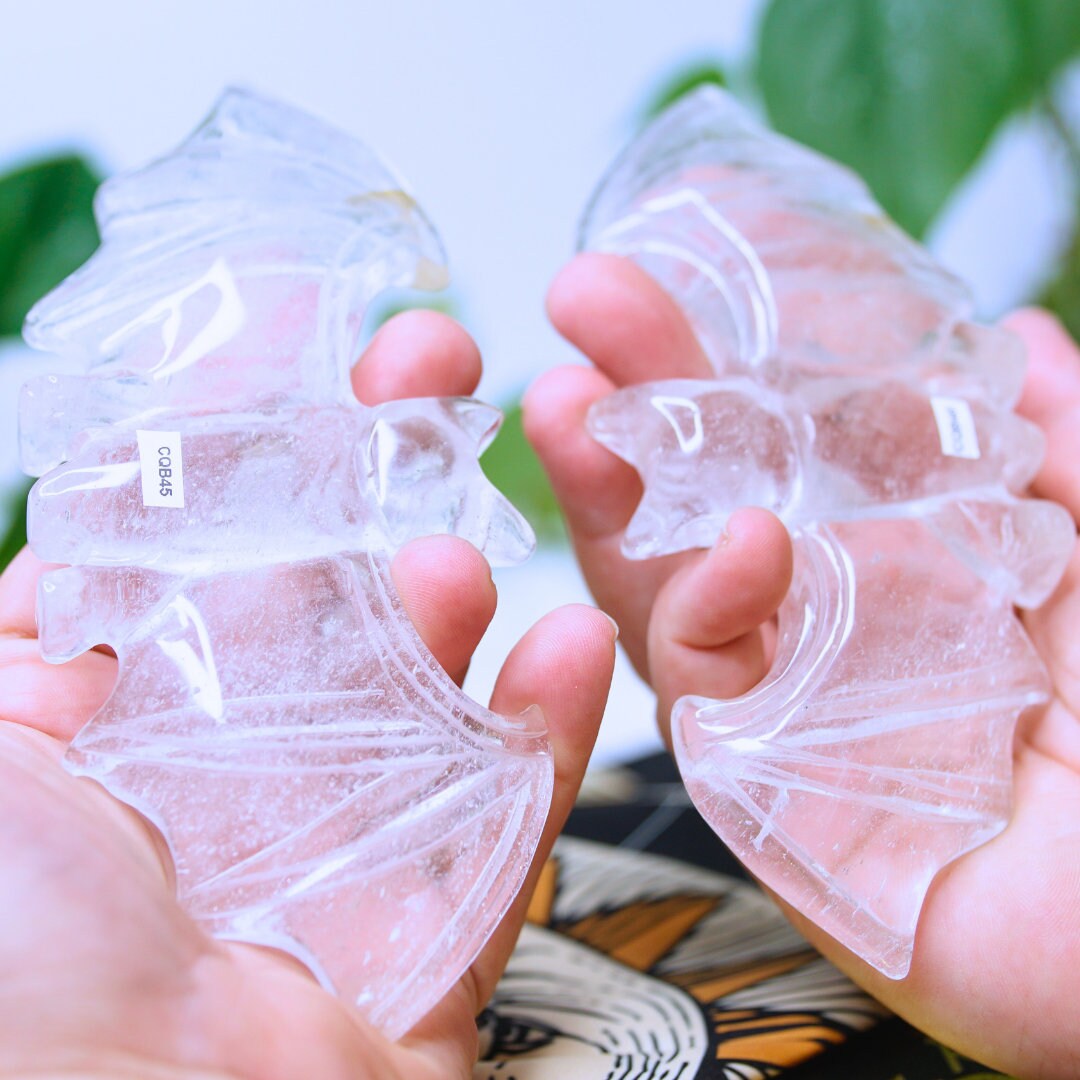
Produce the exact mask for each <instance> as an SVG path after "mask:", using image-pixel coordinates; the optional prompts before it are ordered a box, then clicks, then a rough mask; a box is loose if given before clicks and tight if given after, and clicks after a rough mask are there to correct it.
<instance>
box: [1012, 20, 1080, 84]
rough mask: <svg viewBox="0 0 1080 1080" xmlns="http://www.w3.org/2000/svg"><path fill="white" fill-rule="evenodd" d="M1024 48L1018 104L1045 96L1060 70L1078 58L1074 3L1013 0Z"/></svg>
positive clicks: (1079, 45)
mask: <svg viewBox="0 0 1080 1080" xmlns="http://www.w3.org/2000/svg"><path fill="white" fill-rule="evenodd" d="M1014 3H1015V7H1016V19H1017V22H1018V25H1019V28H1020V34H1021V41H1022V43H1023V47H1024V72H1023V81H1022V83H1021V86H1020V91H1021V96H1020V99H1019V101H1018V104H1020V105H1027V104H1028V103H1029V102H1030V101H1032V100H1033V99H1035V98H1037V97H1040V96H1041V95H1043V94H1045V93H1046V92H1047V91H1048V90H1049V88H1050V84H1051V83H1052V82H1053V80H1054V76H1055V75H1056V74H1057V73H1058V71H1059V70H1060V68H1061V67H1062V66H1063V65H1064V64H1065V63H1067V62H1068V61H1069V60H1071V59H1073V58H1074V57H1076V56H1077V55H1080V3H1077V0H1014Z"/></svg>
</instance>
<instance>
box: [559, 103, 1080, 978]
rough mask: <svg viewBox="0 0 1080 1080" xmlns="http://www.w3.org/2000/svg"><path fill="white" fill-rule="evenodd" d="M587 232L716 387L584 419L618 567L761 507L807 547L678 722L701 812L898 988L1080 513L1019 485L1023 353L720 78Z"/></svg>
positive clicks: (1028, 689)
mask: <svg viewBox="0 0 1080 1080" xmlns="http://www.w3.org/2000/svg"><path fill="white" fill-rule="evenodd" d="M581 243H582V246H584V247H589V248H592V249H595V250H601V251H607V252H613V253H616V254H622V255H625V256H628V257H630V258H632V259H634V260H635V261H636V262H638V263H639V264H640V265H641V266H642V267H643V268H644V269H645V270H647V271H648V272H649V273H651V274H652V275H653V276H654V277H655V278H656V279H657V280H658V281H659V282H660V283H661V284H662V285H663V286H664V287H665V288H666V289H667V290H668V291H669V292H670V293H671V295H672V296H673V297H674V298H675V299H676V301H677V302H678V303H679V305H680V306H681V308H682V310H683V312H684V313H685V315H686V317H687V319H688V321H689V323H690V324H691V326H692V327H693V328H694V330H695V332H696V334H697V337H698V339H699V341H700V342H701V344H702V347H703V348H704V350H705V352H706V353H707V355H708V356H709V358H710V360H711V362H712V364H713V366H714V369H715V377H714V378H712V379H706V380H669V381H666V382H654V383H644V384H640V385H636V386H630V387H627V388H625V389H622V390H620V391H618V392H616V393H614V394H612V395H610V396H609V397H607V398H605V399H603V400H601V401H599V402H597V403H596V405H594V406H593V408H592V410H591V413H590V416H589V425H590V429H591V431H592V433H593V435H594V436H595V437H596V438H597V439H598V440H599V441H600V442H601V443H603V444H604V445H605V446H607V447H608V448H609V449H611V450H612V451H613V452H614V453H616V454H618V455H619V456H620V457H621V458H623V459H624V460H626V461H628V462H630V463H631V464H632V465H634V466H635V468H636V469H637V470H638V472H639V473H640V474H641V477H642V480H643V482H644V495H643V497H642V500H641V503H640V505H639V506H638V508H637V511H636V513H635V515H634V517H633V518H632V520H631V521H630V523H629V525H628V527H627V529H626V533H625V537H624V544H623V549H624V552H625V554H626V555H628V556H629V557H631V558H650V557H653V556H659V555H665V554H670V553H672V552H676V551H684V550H687V549H690V548H700V547H708V546H710V545H711V544H712V543H713V542H714V541H715V540H716V539H717V537H718V536H719V535H720V534H721V532H722V531H723V529H724V526H725V524H726V521H727V519H728V517H729V515H730V514H731V513H732V512H733V511H734V510H735V509H737V508H738V507H740V506H745V505H754V506H763V507H766V508H768V509H769V510H772V511H773V512H774V513H776V514H777V515H779V517H780V518H781V520H783V521H784V523H785V524H786V525H787V526H788V527H789V529H790V530H791V533H792V538H793V541H794V546H795V572H794V579H793V583H792V586H791V590H790V592H789V594H788V596H787V598H786V599H785V601H784V603H783V605H782V607H781V610H780V615H779V641H778V646H777V651H776V656H775V658H774V660H773V663H772V667H771V669H770V671H769V673H768V674H767V676H766V678H765V680H764V681H763V682H762V684H761V685H759V686H758V687H756V688H755V689H754V690H752V691H751V692H750V693H748V694H746V695H744V696H742V697H740V698H736V699H734V700H730V701H717V700H710V699H708V698H703V697H694V696H688V697H684V698H682V699H681V700H679V701H678V702H677V703H676V705H675V707H674V712H673V716H672V737H673V741H674V745H675V752H676V757H677V760H678V763H679V767H680V770H681V772H682V775H683V778H684V780H685V781H686V784H687V788H688V789H689V792H690V794H691V797H692V798H693V800H694V803H695V804H696V805H697V807H698V809H699V810H700V811H701V813H702V814H703V815H704V816H705V818H706V819H707V820H708V821H709V823H710V824H711V825H712V827H713V828H714V829H715V830H716V832H717V833H718V834H719V836H720V837H721V838H722V839H723V840H724V841H725V843H727V844H728V845H729V846H730V847H731V848H732V850H733V851H734V852H735V853H736V854H737V855H738V856H739V858H740V859H741V860H742V861H743V862H744V863H745V864H746V865H747V866H748V867H749V869H750V870H751V871H752V872H753V873H754V874H755V875H756V876H757V877H758V878H760V879H761V880H762V881H763V882H764V883H765V884H766V885H768V886H769V887H770V888H771V889H773V890H775V891H776V892H777V893H778V894H779V895H780V896H782V897H783V898H784V899H785V900H787V901H788V902H789V903H790V904H792V905H793V906H794V907H795V908H797V909H798V910H799V911H800V912H802V913H803V914H804V915H806V916H808V917H809V918H810V919H812V920H813V921H814V922H816V923H817V924H818V925H819V926H821V927H822V928H823V929H824V930H826V931H828V933H830V934H831V935H832V936H833V937H835V938H836V939H837V940H838V941H840V942H841V943H842V944H844V945H845V946H847V947H848V948H849V949H851V950H852V951H854V952H855V953H857V954H858V955H859V956H861V957H862V958H863V959H864V960H866V961H867V962H868V963H870V964H872V965H873V966H874V967H876V968H878V969H879V970H880V971H882V972H883V973H884V974H886V975H888V976H890V977H892V978H901V977H903V976H904V975H905V974H906V973H907V971H908V969H909V967H910V963H911V953H912V948H913V943H914V936H915V928H916V924H917V920H918V916H919V912H920V910H921V908H922V904H923V901H924V898H925V896H926V892H927V889H928V888H929V886H930V882H931V881H932V879H933V877H934V875H935V874H936V873H937V872H938V871H939V870H940V869H941V868H942V867H943V866H945V865H946V864H948V863H949V862H951V861H952V860H953V859H956V858H957V857H959V856H960V855H962V854H964V853H965V852H967V851H970V850H972V849H973V848H975V847H977V846H978V845H980V844H982V843H984V842H986V841H987V840H989V839H990V838H992V837H993V836H995V835H996V834H997V833H999V832H1000V831H1001V830H1002V829H1003V828H1004V827H1005V825H1006V824H1007V822H1008V818H1009V814H1010V788H1011V774H1012V740H1013V732H1014V729H1015V725H1016V722H1017V719H1018V718H1019V717H1020V716H1021V715H1022V714H1023V713H1024V712H1025V711H1026V710H1028V709H1034V708H1038V707H1040V706H1042V705H1043V704H1044V703H1045V702H1046V700H1047V681H1046V675H1045V671H1044V669H1043V666H1042V664H1041V662H1040V660H1039V658H1038V656H1037V655H1036V653H1035V650H1034V648H1033V647H1032V645H1031V642H1030V641H1029V639H1028V638H1027V636H1026V634H1025V632H1024V630H1023V628H1022V626H1021V624H1020V622H1019V621H1018V619H1017V618H1016V615H1015V614H1014V610H1013V605H1020V606H1023V607H1035V606H1038V605H1039V604H1041V603H1042V602H1043V601H1044V600H1045V599H1046V598H1047V596H1049V594H1050V593H1051V591H1052V590H1053V589H1054V587H1055V585H1056V584H1057V582H1058V580H1059V579H1060V577H1061V575H1062V573H1063V572H1064V568H1065V564H1066V561H1067V559H1068V557H1069V554H1070V553H1071V551H1072V548H1073V545H1074V544H1075V527H1074V524H1073V522H1072V519H1071V518H1070V516H1069V514H1068V513H1067V512H1066V511H1065V510H1064V509H1063V508H1062V507H1060V506H1057V505H1056V504H1054V503H1049V502H1044V501H1038V500H1033V499H1026V498H1024V497H1023V492H1024V490H1025V488H1026V487H1027V485H1028V484H1029V483H1030V481H1031V480H1032V478H1033V477H1034V476H1035V474H1036V472H1037V471H1038V468H1039V465H1040V462H1041V460H1042V455H1043V441H1042V436H1041V434H1040V432H1039V431H1038V429H1037V428H1035V427H1034V426H1033V425H1032V424H1030V423H1028V422H1027V421H1025V420H1023V419H1022V418H1020V417H1018V416H1017V415H1015V414H1014V412H1013V411H1012V408H1013V406H1014V404H1015V402H1016V399H1017V397H1018V396H1019V391H1020V386H1021V383H1022V380H1023V370H1024V358H1023V355H1022V349H1021V348H1020V346H1019V343H1018V342H1017V341H1016V340H1015V339H1014V338H1013V337H1012V336H1011V335H1009V334H1008V333H1007V332H1006V331H1004V330H1001V329H997V328H990V327H984V326H979V325H977V324H975V323H973V322H971V321H969V319H970V314H971V303H970V299H969V297H968V294H967V291H966V290H965V288H964V287H963V285H962V284H961V283H960V282H959V281H957V280H956V279H955V278H953V277H952V276H950V275H949V274H947V273H946V272H945V271H944V270H942V269H941V268H940V267H939V266H937V265H936V264H935V263H934V262H933V260H932V259H931V258H930V256H929V255H928V253H927V252H926V251H924V250H923V249H922V248H920V247H919V246H918V245H917V244H915V243H914V242H913V241H912V240H911V239H910V238H909V237H907V236H905V235H904V234H903V233H901V232H900V231H899V230H898V229H897V228H896V227H895V226H894V225H893V224H892V223H891V222H890V221H888V219H886V218H885V216H884V215H883V213H882V211H881V209H880V208H879V207H878V206H877V205H876V204H875V203H874V201H873V200H872V198H871V197H870V194H869V192H868V191H867V190H866V188H865V186H864V185H863V184H862V183H861V181H859V180H858V179H857V178H856V177H855V176H853V175H852V174H851V173H849V172H847V171H846V170H845V169H843V168H841V167H840V166H838V165H836V164H834V163H832V162H829V161H827V160H825V159H823V158H821V157H819V156H818V155H816V154H814V153H812V152H810V151H809V150H806V149H805V148H803V147H800V146H798V145H796V144H794V143H792V142H789V141H788V140H786V139H783V138H781V137H779V136H777V135H774V134H772V133H770V132H768V131H767V130H765V129H763V128H761V127H760V126H759V125H758V124H757V123H755V122H754V121H753V120H752V119H751V118H750V117H749V116H748V115H747V114H746V113H745V112H744V111H743V110H742V109H741V108H740V107H739V106H738V105H736V104H735V102H734V101H733V100H732V99H731V98H729V97H728V96H727V95H725V94H723V93H722V92H721V91H718V90H715V89H712V88H709V89H705V90H701V91H698V92H696V93H695V94H693V95H691V96H689V97H688V98H686V99H684V100H683V101H681V102H680V103H678V104H676V105H675V106H674V107H673V108H672V109H671V110H669V111H668V112H667V113H666V114H665V115H663V116H662V117H660V118H659V119H658V120H657V121H656V122H655V123H654V124H653V125H652V126H651V127H650V128H649V129H648V130H647V131H646V132H645V133H644V134H643V135H642V136H641V137H640V138H639V139H638V140H637V141H636V142H635V143H633V144H632V145H631V146H630V147H629V148H628V149H627V150H626V151H625V152H624V153H623V155H622V156H621V157H620V158H619V159H618V160H617V161H616V163H615V164H614V166H613V167H612V169H611V170H610V172H609V173H608V175H607V177H606V178H605V179H604V181H603V182H602V184H601V185H600V187H599V189H598V191H597V193H596V195H595V196H594V197H593V200H592V203H591V205H590V207H589V210H588V212H587V214H586V217H585V221H584V224H583V227H582V233H581Z"/></svg>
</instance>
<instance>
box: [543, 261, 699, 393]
mask: <svg viewBox="0 0 1080 1080" xmlns="http://www.w3.org/2000/svg"><path fill="white" fill-rule="evenodd" d="M547 310H548V316H549V318H550V319H551V321H552V324H553V325H554V326H555V329H556V330H558V331H559V333H560V334H562V336H563V337H565V338H566V339H567V340H568V341H569V342H571V344H573V345H575V346H577V348H579V349H580V350H581V351H582V352H583V353H584V354H585V355H586V356H587V357H588V358H589V359H590V360H591V361H592V362H593V363H594V364H595V365H596V366H597V367H598V368H600V370H601V371H603V372H604V374H605V375H607V376H608V378H609V379H611V381H612V382H613V383H615V385H617V386H625V385H628V384H630V383H639V382H645V381H648V380H650V379H680V378H682V379H706V378H710V377H711V376H712V374H713V372H712V367H711V365H710V364H709V361H708V359H707V358H706V356H705V353H704V352H703V350H702V348H701V345H700V344H699V343H698V340H697V338H696V337H695V335H694V332H693V330H692V329H691V327H690V323H689V322H688V321H687V319H686V316H685V315H684V314H683V313H682V310H681V309H680V308H679V306H678V304H676V303H675V301H674V300H673V299H672V298H671V296H670V295H668V293H667V292H665V291H664V289H662V288H661V287H660V285H658V284H657V282H656V281H655V280H654V279H653V278H651V277H650V276H649V275H648V274H647V273H645V271H644V270H642V269H641V267H640V266H638V265H636V264H635V263H633V262H631V261H630V260H629V259H624V258H620V257H619V256H616V255H602V254H598V253H595V252H587V253H585V254H584V255H579V256H578V257H577V258H576V259H574V260H573V262H571V263H570V264H569V265H568V266H566V267H565V268H564V269H563V270H562V272H561V273H559V275H558V276H557V277H556V278H555V280H554V282H553V283H552V285H551V288H550V289H549V291H548V297H547Z"/></svg>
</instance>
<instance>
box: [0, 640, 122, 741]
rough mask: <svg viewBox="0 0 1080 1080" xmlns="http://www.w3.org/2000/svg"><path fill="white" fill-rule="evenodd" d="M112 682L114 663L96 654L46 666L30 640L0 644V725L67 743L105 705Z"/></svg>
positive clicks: (103, 655) (95, 652) (34, 643)
mask: <svg viewBox="0 0 1080 1080" xmlns="http://www.w3.org/2000/svg"><path fill="white" fill-rule="evenodd" d="M115 682H116V660H115V659H114V658H113V657H112V656H106V655H105V654H104V653H100V652H97V651H96V650H93V649H91V650H90V651H89V652H85V653H83V654H82V655H81V656H76V657H75V658H74V659H72V660H69V661H67V663H64V664H47V663H45V661H44V660H42V659H41V651H40V649H39V647H38V643H37V639H36V638H32V637H6V638H4V639H3V640H0V686H3V688H4V696H3V702H2V704H0V720H10V721H13V722H14V723H17V724H23V725H24V726H26V727H30V728H36V729H37V730H38V731H42V732H44V733H45V734H46V735H51V736H53V738H56V739H61V740H63V741H64V742H70V741H71V740H72V739H73V738H75V736H76V735H77V734H78V733H79V731H80V730H81V729H82V728H83V727H84V726H85V725H86V723H87V722H88V721H89V720H90V718H91V717H92V716H93V715H94V713H96V712H97V711H98V709H100V708H101V706H102V705H104V704H105V701H106V699H107V698H108V696H109V694H111V693H112V688H113V684H114V683H115Z"/></svg>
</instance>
